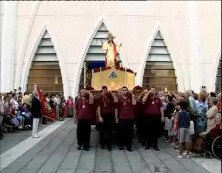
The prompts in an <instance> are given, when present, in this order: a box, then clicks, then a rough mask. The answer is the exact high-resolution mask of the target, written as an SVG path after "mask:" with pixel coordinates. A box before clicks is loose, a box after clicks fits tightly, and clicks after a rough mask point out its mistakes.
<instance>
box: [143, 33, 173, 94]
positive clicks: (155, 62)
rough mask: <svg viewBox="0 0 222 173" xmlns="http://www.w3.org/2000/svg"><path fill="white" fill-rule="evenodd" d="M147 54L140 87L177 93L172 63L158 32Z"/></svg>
mask: <svg viewBox="0 0 222 173" xmlns="http://www.w3.org/2000/svg"><path fill="white" fill-rule="evenodd" d="M148 52H149V54H148V55H147V56H146V59H145V63H144V68H143V78H142V80H143V82H142V86H143V87H145V88H148V87H154V88H156V89H157V90H162V91H164V90H165V91H169V90H170V91H177V80H176V76H175V69H174V67H173V61H172V59H171V55H170V53H169V50H168V48H167V45H166V43H165V41H164V38H163V36H162V34H161V32H160V30H157V33H155V38H154V39H153V41H152V44H151V45H149V51H148Z"/></svg>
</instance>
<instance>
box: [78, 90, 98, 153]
mask: <svg viewBox="0 0 222 173" xmlns="http://www.w3.org/2000/svg"><path fill="white" fill-rule="evenodd" d="M93 103H94V98H93V95H92V93H91V92H90V91H86V90H85V89H81V90H80V98H78V99H77V100H76V103H75V111H74V119H75V122H77V130H76V133H77V141H78V148H77V149H78V150H81V147H82V146H83V149H84V150H86V151H89V146H90V145H89V143H90V132H91V122H92V119H93V111H92V105H93Z"/></svg>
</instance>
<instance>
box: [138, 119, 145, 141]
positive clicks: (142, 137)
mask: <svg viewBox="0 0 222 173" xmlns="http://www.w3.org/2000/svg"><path fill="white" fill-rule="evenodd" d="M144 128H145V121H144V115H140V116H139V117H138V118H137V134H138V137H139V142H143V141H145V139H146V138H145V130H144Z"/></svg>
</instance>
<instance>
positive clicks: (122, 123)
mask: <svg viewBox="0 0 222 173" xmlns="http://www.w3.org/2000/svg"><path fill="white" fill-rule="evenodd" d="M133 127H134V120H133V119H120V120H119V146H120V147H122V146H126V147H127V148H131V147H132V138H133Z"/></svg>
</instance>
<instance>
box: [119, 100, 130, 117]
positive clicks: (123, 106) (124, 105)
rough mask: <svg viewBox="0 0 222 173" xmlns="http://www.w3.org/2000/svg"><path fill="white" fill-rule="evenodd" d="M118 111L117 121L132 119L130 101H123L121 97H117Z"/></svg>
mask: <svg viewBox="0 0 222 173" xmlns="http://www.w3.org/2000/svg"><path fill="white" fill-rule="evenodd" d="M118 110H119V111H118V112H119V114H118V116H119V119H134V106H133V105H132V99H128V98H127V99H124V98H123V97H122V96H119V98H118Z"/></svg>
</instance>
